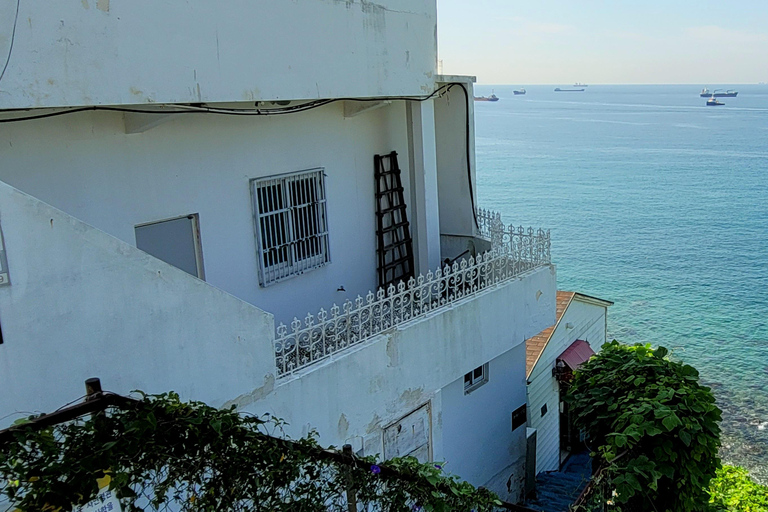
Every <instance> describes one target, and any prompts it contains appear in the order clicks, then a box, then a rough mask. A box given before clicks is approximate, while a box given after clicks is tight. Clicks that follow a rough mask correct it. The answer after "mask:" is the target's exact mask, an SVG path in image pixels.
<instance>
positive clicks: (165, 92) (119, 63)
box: [0, 0, 437, 108]
mask: <svg viewBox="0 0 768 512" xmlns="http://www.w3.org/2000/svg"><path fill="white" fill-rule="evenodd" d="M16 5H17V2H16V0H0V55H2V59H3V61H4V60H5V56H6V55H8V52H9V51H10V47H11V42H12V33H13V28H14V14H15V11H16ZM19 6H20V7H19V9H20V10H19V14H18V23H17V24H16V33H15V37H14V38H13V52H12V53H11V56H10V61H9V64H8V69H7V71H6V73H5V76H4V77H3V78H2V83H0V91H1V92H2V93H1V94H0V108H27V107H46V106H71V105H124V104H145V103H189V102H222V101H258V100H271V99H311V98H335V97H361V96H362V97H368V96H382V95H410V96H414V95H422V94H425V93H426V94H428V93H430V92H431V91H432V88H433V85H434V76H433V74H434V72H435V67H436V55H437V41H436V5H435V1H434V0H379V1H378V2H368V1H365V0H363V1H355V0H348V1H344V2H343V1H338V0H333V1H332V0H293V1H273V0H232V1H229V2H224V3H222V2H189V1H187V0H166V1H163V2H153V1H149V0H134V1H128V2H118V1H115V0H112V1H111V2H110V0H76V1H71V2H53V3H49V2H20V3H19Z"/></svg>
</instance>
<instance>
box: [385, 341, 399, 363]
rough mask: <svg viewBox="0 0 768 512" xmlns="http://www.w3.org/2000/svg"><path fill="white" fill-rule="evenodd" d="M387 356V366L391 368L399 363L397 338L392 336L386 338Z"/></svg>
mask: <svg viewBox="0 0 768 512" xmlns="http://www.w3.org/2000/svg"><path fill="white" fill-rule="evenodd" d="M387 357H388V358H389V362H388V363H387V366H388V367H390V368H392V367H395V366H398V365H399V364H400V351H399V350H398V342H397V339H396V338H395V337H394V336H392V337H390V338H389V339H388V340H387Z"/></svg>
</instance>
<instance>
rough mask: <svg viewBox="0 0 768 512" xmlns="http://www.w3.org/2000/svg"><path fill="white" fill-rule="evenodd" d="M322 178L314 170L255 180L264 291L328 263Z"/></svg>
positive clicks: (321, 175)
mask: <svg viewBox="0 0 768 512" xmlns="http://www.w3.org/2000/svg"><path fill="white" fill-rule="evenodd" d="M323 178H324V175H323V169H313V170H311V171H302V172H299V173H293V174H289V175H285V176H278V177H269V178H261V179H255V180H252V181H251V183H252V184H253V185H252V195H253V202H254V212H255V216H256V238H257V240H258V246H259V247H258V250H259V280H260V283H261V285H262V286H268V285H270V284H273V283H276V282H278V281H280V280H282V279H285V278H287V277H291V276H294V275H297V274H301V273H303V272H305V271H307V270H311V269H313V268H317V267H320V266H322V265H325V264H326V263H328V262H329V261H330V255H329V251H328V222H327V217H326V197H325V183H324V179H323Z"/></svg>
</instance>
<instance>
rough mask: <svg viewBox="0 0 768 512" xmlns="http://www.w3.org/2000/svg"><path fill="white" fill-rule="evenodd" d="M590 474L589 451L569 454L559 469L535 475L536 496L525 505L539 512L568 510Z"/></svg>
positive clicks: (563, 511) (565, 511) (566, 511)
mask: <svg viewBox="0 0 768 512" xmlns="http://www.w3.org/2000/svg"><path fill="white" fill-rule="evenodd" d="M591 476H592V459H590V457H589V452H582V453H578V454H575V455H571V456H570V457H569V458H568V460H567V461H566V462H565V464H563V467H562V468H561V469H560V471H549V472H542V473H539V474H538V475H536V498H535V499H530V500H528V501H526V502H525V506H526V507H528V508H532V509H533V510H539V511H541V512H568V509H569V507H570V506H571V504H572V503H573V502H574V501H576V498H578V497H579V494H580V493H581V491H582V489H584V487H585V486H586V485H587V482H589V479H590V477H591Z"/></svg>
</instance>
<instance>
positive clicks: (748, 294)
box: [475, 84, 768, 483]
mask: <svg viewBox="0 0 768 512" xmlns="http://www.w3.org/2000/svg"><path fill="white" fill-rule="evenodd" d="M704 85H708V87H710V89H712V88H713V87H723V88H725V87H728V88H734V89H737V90H738V91H739V95H738V97H737V98H722V99H721V101H723V102H724V103H725V104H726V105H724V106H720V107H707V106H705V101H706V100H705V99H704V98H700V97H699V90H700V89H701V88H702V87H703V86H704ZM513 88H514V87H511V86H495V87H494V88H493V89H494V90H495V93H496V95H497V96H499V97H500V98H501V99H500V101H498V102H496V103H485V102H482V103H481V102H476V103H475V123H476V137H477V142H476V151H477V169H478V171H477V181H478V196H479V198H480V200H479V203H480V205H481V206H483V207H486V208H490V209H493V210H497V211H499V212H501V213H502V214H503V217H504V219H505V221H506V222H512V223H514V224H517V225H520V224H522V225H524V226H529V225H531V226H536V227H545V228H550V229H551V230H552V257H553V260H554V262H555V264H556V265H557V269H558V288H559V289H561V290H575V291H579V292H581V293H585V294H588V295H593V296H597V297H600V298H603V299H608V300H612V301H614V302H615V304H614V305H613V306H612V307H611V308H610V309H609V312H608V317H609V324H608V329H609V333H608V335H609V337H612V338H617V339H619V340H621V341H624V342H627V343H634V342H644V343H645V342H650V343H653V344H661V345H665V346H667V347H669V348H670V349H672V350H673V353H674V356H675V357H677V358H679V359H681V360H684V361H685V362H687V363H690V364H692V365H694V366H696V367H697V368H698V369H699V371H700V372H701V376H702V379H703V380H704V381H705V382H706V383H707V384H708V385H710V386H712V388H713V389H714V391H715V393H716V395H717V398H718V403H719V405H720V407H721V408H722V409H723V423H722V427H723V431H724V435H723V449H722V457H723V459H724V460H725V461H727V462H730V463H736V464H741V465H744V466H746V467H747V468H749V469H750V471H751V472H752V473H753V474H754V475H755V476H756V477H757V478H759V479H760V480H761V481H763V482H766V483H768V86H759V85H753V86H744V85H741V86H719V85H714V84H702V85H691V86H680V85H675V86H598V85H593V86H589V87H588V89H587V91H585V92H583V93H563V92H560V93H556V92H553V89H554V86H526V89H527V91H528V93H527V94H526V95H525V96H513V94H512V89H513ZM476 92H477V93H478V94H483V95H487V94H490V93H491V88H490V87H477V91H476Z"/></svg>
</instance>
